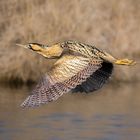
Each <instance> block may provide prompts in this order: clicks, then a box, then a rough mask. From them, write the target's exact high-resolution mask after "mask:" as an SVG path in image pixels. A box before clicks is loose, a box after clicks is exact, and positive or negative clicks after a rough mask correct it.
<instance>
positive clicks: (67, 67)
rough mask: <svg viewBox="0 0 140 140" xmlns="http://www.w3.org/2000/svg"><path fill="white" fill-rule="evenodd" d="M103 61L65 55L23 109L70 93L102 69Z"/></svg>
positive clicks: (24, 103) (37, 87)
mask: <svg viewBox="0 0 140 140" xmlns="http://www.w3.org/2000/svg"><path fill="white" fill-rule="evenodd" d="M101 63H102V61H101V60H91V59H89V58H85V57H83V56H73V55H69V56H68V55H65V56H63V57H62V58H61V59H59V60H58V61H57V62H56V63H55V64H54V67H53V68H52V70H51V71H50V72H48V74H46V75H45V76H44V77H43V78H42V80H41V81H40V82H39V83H38V85H37V86H36V88H35V89H34V90H33V91H32V93H31V95H30V96H28V97H27V99H26V100H25V101H24V102H23V103H22V104H21V106H22V107H35V106H40V105H41V104H45V103H48V102H51V101H54V100H56V99H58V98H59V97H60V96H62V95H63V94H64V93H67V92H69V91H70V90H71V89H73V88H75V87H76V86H77V85H79V84H81V83H82V82H84V81H86V79H87V78H88V77H89V76H90V75H91V74H92V73H93V72H95V71H96V70H97V69H99V68H100V67H101Z"/></svg>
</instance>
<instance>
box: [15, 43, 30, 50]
mask: <svg viewBox="0 0 140 140" xmlns="http://www.w3.org/2000/svg"><path fill="white" fill-rule="evenodd" d="M16 45H17V46H20V47H23V48H26V49H27V48H28V46H27V45H22V44H16Z"/></svg>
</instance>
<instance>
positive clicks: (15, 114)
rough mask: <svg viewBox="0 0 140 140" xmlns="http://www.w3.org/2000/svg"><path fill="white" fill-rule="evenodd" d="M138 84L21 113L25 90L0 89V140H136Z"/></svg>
mask: <svg viewBox="0 0 140 140" xmlns="http://www.w3.org/2000/svg"><path fill="white" fill-rule="evenodd" d="M139 90H140V87H139V84H122V85H121V84H120V85H119V84H118V85H106V86H105V87H104V88H103V89H101V90H100V91H98V92H96V93H95V94H88V95H84V94H66V95H64V96H63V97H62V98H60V99H59V100H58V101H57V102H53V103H50V104H48V105H45V106H42V107H40V108H37V109H29V110H22V109H21V108H20V107H19V105H20V103H21V102H22V101H23V100H24V99H25V98H26V96H27V93H28V88H27V87H22V88H18V89H10V88H5V87H1V88H0V112H1V115H0V140H19V139H20V140H24V139H34V140H71V139H72V140H85V139H86V140H93V139H94V140H122V139H123V140H132V139H133V140H139V138H140V121H139V118H140V109H139V108H140V94H139Z"/></svg>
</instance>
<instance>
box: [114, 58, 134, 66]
mask: <svg viewBox="0 0 140 140" xmlns="http://www.w3.org/2000/svg"><path fill="white" fill-rule="evenodd" d="M115 64H117V65H127V66H131V65H135V64H136V62H135V61H134V60H129V59H118V60H116V61H115Z"/></svg>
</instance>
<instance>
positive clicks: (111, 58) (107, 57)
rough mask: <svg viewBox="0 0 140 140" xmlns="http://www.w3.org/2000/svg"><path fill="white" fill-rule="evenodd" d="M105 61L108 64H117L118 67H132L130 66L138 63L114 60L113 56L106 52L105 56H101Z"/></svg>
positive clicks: (127, 60)
mask: <svg viewBox="0 0 140 140" xmlns="http://www.w3.org/2000/svg"><path fill="white" fill-rule="evenodd" d="M101 57H102V58H103V59H104V60H106V61H108V62H111V63H113V64H116V65H127V66H130V65H135V64H136V62H135V61H134V60H129V59H117V58H114V57H113V56H112V55H110V54H108V53H106V52H104V55H102V56H101Z"/></svg>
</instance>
